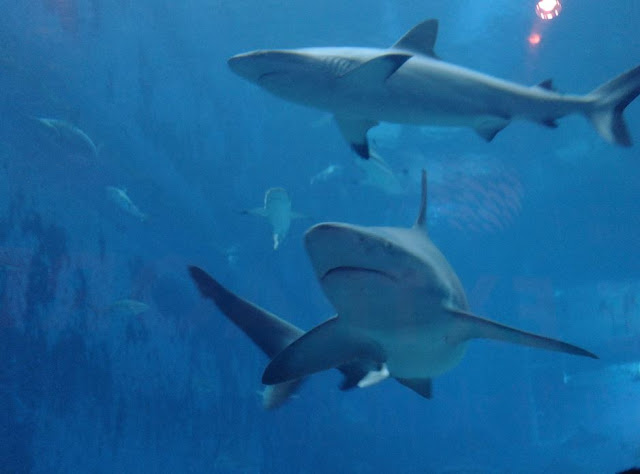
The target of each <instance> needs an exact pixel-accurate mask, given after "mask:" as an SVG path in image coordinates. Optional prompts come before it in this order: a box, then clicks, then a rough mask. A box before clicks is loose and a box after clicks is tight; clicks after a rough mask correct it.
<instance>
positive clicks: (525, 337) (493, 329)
mask: <svg viewBox="0 0 640 474" xmlns="http://www.w3.org/2000/svg"><path fill="white" fill-rule="evenodd" d="M450 313H451V315H452V316H454V317H455V318H456V319H457V321H458V324H459V325H460V326H459V327H460V333H459V334H458V338H459V340H458V341H455V342H463V341H465V340H468V339H476V338H483V339H496V340H498V341H504V342H511V343H513V344H520V345H523V346H529V347H535V348H538V349H545V350H548V351H556V352H566V353H568V354H574V355H579V356H584V357H591V358H593V359H598V358H599V357H598V356H597V355H595V354H593V353H592V352H589V351H587V350H585V349H582V348H581V347H578V346H574V345H573V344H568V343H566V342H563V341H559V340H557V339H551V338H550V337H544V336H540V335H538V334H533V333H530V332H526V331H521V330H520V329H516V328H512V327H510V326H506V325H504V324H500V323H498V322H495V321H491V320H490V319H485V318H481V317H479V316H475V315H473V314H470V313H467V312H464V311H458V310H455V309H452V310H450ZM452 342H454V341H452Z"/></svg>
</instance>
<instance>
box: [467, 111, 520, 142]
mask: <svg viewBox="0 0 640 474" xmlns="http://www.w3.org/2000/svg"><path fill="white" fill-rule="evenodd" d="M509 123H511V121H510V120H509V119H508V118H503V117H496V116H492V117H486V118H484V119H483V120H482V121H481V122H479V123H477V124H476V125H474V127H473V129H474V130H475V131H476V133H477V134H478V135H480V136H481V137H482V138H484V139H485V140H486V141H488V142H490V141H491V140H493V138H494V137H495V136H496V135H497V134H498V132H499V131H501V130H502V129H503V128H504V127H506V126H507V125H509Z"/></svg>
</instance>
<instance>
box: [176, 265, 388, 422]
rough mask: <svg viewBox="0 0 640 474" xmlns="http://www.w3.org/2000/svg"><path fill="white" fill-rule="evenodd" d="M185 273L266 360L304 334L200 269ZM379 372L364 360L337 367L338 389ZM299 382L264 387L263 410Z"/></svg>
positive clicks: (289, 393)
mask: <svg viewBox="0 0 640 474" xmlns="http://www.w3.org/2000/svg"><path fill="white" fill-rule="evenodd" d="M188 270H189V275H190V276H191V278H192V280H193V281H194V283H195V284H196V286H197V288H198V290H199V291H200V294H201V295H202V297H203V298H206V299H208V300H210V301H212V302H213V303H214V304H215V305H216V306H217V307H218V309H219V310H220V311H221V312H222V313H223V314H224V315H225V316H226V317H227V318H228V319H229V320H230V321H231V322H232V323H234V324H235V325H236V326H237V327H238V328H240V329H241V330H242V331H243V332H244V333H245V334H246V335H247V336H248V337H249V338H250V339H251V340H252V341H253V342H254V343H255V344H256V345H257V346H258V347H259V348H260V349H261V350H262V352H263V353H264V354H265V355H266V356H267V357H269V358H272V357H275V356H276V355H277V354H278V353H279V352H280V351H282V350H283V349H285V348H286V347H287V346H288V345H289V344H291V343H292V342H293V341H295V340H296V339H298V338H299V337H300V336H302V335H303V334H304V333H305V331H303V330H302V329H300V328H299V327H297V326H294V325H293V324H291V323H289V322H287V321H285V320H284V319H282V318H280V317H278V316H276V315H275V314H273V313H270V312H269V311H267V310H266V309H263V308H261V307H260V306H258V305H255V304H253V303H251V302H249V301H247V300H245V299H243V298H241V297H240V296H238V295H236V294H235V293H233V292H232V291H231V290H229V289H227V288H225V287H224V286H223V285H222V284H221V283H219V282H218V281H217V280H215V279H214V278H213V277H212V276H211V275H209V274H208V273H207V272H205V271H204V270H203V269H202V268H200V267H197V266H193V265H192V266H189V267H188ZM379 369H380V367H378V365H377V364H375V363H374V362H372V361H366V360H360V361H354V362H351V363H347V364H343V365H341V366H339V367H338V370H340V372H342V374H343V375H344V377H343V380H342V383H341V385H340V389H341V390H349V389H351V388H354V387H356V386H357V385H358V383H359V382H361V381H362V380H364V379H366V377H367V375H368V374H369V373H370V372H371V373H376V372H377V371H378V370H379ZM303 380H304V379H303V378H298V379H294V380H290V381H287V382H283V383H279V384H275V385H270V386H267V387H266V389H265V390H264V391H262V392H261V395H262V405H263V407H264V408H265V409H267V410H271V409H274V408H277V407H279V406H281V405H283V404H284V403H285V402H286V401H287V400H289V399H290V397H291V396H292V395H293V394H294V393H296V392H297V391H298V389H299V387H300V385H301V384H302V382H303Z"/></svg>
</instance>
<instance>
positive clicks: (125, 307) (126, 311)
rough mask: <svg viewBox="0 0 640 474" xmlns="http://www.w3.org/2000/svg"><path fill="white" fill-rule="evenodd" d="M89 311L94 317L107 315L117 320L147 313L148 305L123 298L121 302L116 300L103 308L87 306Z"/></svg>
mask: <svg viewBox="0 0 640 474" xmlns="http://www.w3.org/2000/svg"><path fill="white" fill-rule="evenodd" d="M89 309H90V310H91V311H93V312H94V313H95V314H96V316H105V315H109V316H114V317H119V318H120V317H121V318H126V317H131V316H138V315H140V314H143V313H145V312H147V311H149V305H148V304H146V303H143V302H142V301H138V300H134V299H128V298H124V299H121V300H116V301H114V302H113V303H111V304H109V305H108V306H105V307H103V308H96V307H93V306H91V305H89Z"/></svg>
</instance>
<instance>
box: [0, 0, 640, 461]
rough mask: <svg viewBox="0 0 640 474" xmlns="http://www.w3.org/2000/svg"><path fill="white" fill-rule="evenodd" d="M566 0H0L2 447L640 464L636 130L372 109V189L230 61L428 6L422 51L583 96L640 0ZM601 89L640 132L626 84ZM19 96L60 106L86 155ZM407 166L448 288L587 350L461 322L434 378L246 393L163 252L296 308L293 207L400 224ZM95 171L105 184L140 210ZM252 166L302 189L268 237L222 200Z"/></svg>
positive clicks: (247, 381)
mask: <svg viewBox="0 0 640 474" xmlns="http://www.w3.org/2000/svg"><path fill="white" fill-rule="evenodd" d="M288 3H290V4H288ZM564 4H565V5H564V11H563V12H562V14H561V15H560V16H559V17H558V18H557V19H555V20H553V21H551V22H548V23H546V24H544V25H543V24H542V23H541V22H540V21H539V20H537V18H536V16H535V14H534V5H535V2H534V1H533V0H527V1H522V0H521V1H506V0H499V1H498V0H496V1H490V2H480V1H478V0H464V1H456V2H391V1H389V0H375V1H363V0H354V1H350V2H344V1H342V0H340V1H338V0H323V1H321V2H310V1H302V0H301V1H299V2H271V1H257V0H246V1H236V2H230V1H226V2H224V1H211V0H187V1H185V2H176V1H167V0H138V1H131V0H33V1H18V2H17V1H15V0H2V1H0V7H1V8H0V11H2V15H0V113H1V117H2V118H1V121H0V420H1V422H0V471H1V472H7V473H21V472H35V473H53V472H60V473H69V472H93V473H102V472H104V473H110V472H132V473H133V472H157V473H163V472H167V473H168V472H170V473H178V472H193V473H199V472H207V473H211V472H214V473H258V472H260V473H316V472H317V473H324V472H358V473H369V472H429V473H469V472H482V473H489V472H499V473H506V472H509V473H512V472H525V473H537V472H558V473H567V472H575V473H591V472H593V473H605V472H615V471H616V470H621V469H623V468H626V467H630V466H632V465H634V464H640V382H638V380H639V379H640V365H639V362H638V361H640V272H639V270H640V251H639V250H638V243H640V204H639V203H640V186H639V184H638V183H639V180H640V152H639V151H638V150H639V149H640V148H638V146H640V145H637V144H636V146H635V147H632V148H621V147H616V146H613V145H610V144H608V143H606V142H604V141H603V140H601V139H600V137H598V136H597V134H596V133H595V131H594V130H593V129H592V127H591V125H590V124H589V123H587V122H586V121H585V120H584V119H582V118H580V117H575V116H571V117H566V118H563V119H561V120H560V121H559V123H560V126H559V128H558V129H556V130H550V129H547V128H544V127H541V126H539V125H536V124H531V123H524V122H516V123H513V124H511V125H510V126H509V127H507V128H506V129H505V130H504V131H502V132H501V133H500V134H499V135H498V136H497V137H496V139H495V140H494V141H493V142H492V143H489V144H487V143H485V142H484V141H483V140H481V139H480V138H479V137H478V136H476V134H475V133H474V132H473V131H472V130H468V129H445V128H416V127H408V126H396V125H386V124H385V125H382V126H380V127H378V128H375V129H373V130H372V131H371V132H370V136H371V138H372V140H375V142H376V146H377V147H378V149H379V151H380V153H381V155H382V156H383V157H384V158H385V159H386V161H387V162H388V164H389V166H390V167H391V168H392V169H393V170H394V172H395V173H396V174H397V176H399V179H400V181H401V185H402V190H403V192H402V193H395V194H392V193H389V192H385V190H383V189H381V188H380V187H376V186H371V185H367V184H364V183H363V182H362V181H363V174H362V171H361V170H360V169H359V168H358V166H357V164H356V159H357V158H356V156H355V154H353V153H352V152H351V151H350V149H349V147H348V146H347V145H346V144H345V143H344V142H343V140H342V137H341V136H340V134H339V132H338V130H337V127H335V125H334V124H333V122H332V121H331V120H330V118H329V117H328V115H327V114H326V113H324V112H319V111H316V110H312V109H307V108H304V107H301V106H297V105H293V104H290V103H288V102H285V101H283V100H280V99H278V98H276V97H273V96H271V95H269V94H267V93H266V92H264V91H263V90H260V89H259V88H258V87H256V86H254V85H251V84H249V83H248V82H246V81H244V80H242V79H241V78H239V77H237V76H235V75H234V74H233V73H232V72H231V71H230V70H229V68H228V66H227V64H226V60H227V58H228V57H230V56H231V55H233V54H236V53H240V52H243V51H247V50H252V49H259V48H275V47H292V48H293V47H302V46H324V45H326V46H330V45H362V46H377V47H384V46H386V45H390V44H392V43H393V42H394V41H395V40H396V39H397V38H399V37H400V36H401V35H402V34H404V32H405V31H407V30H408V29H409V28H410V27H411V26H413V25H414V24H415V23H417V22H418V21H419V20H422V19H424V18H430V17H434V18H438V19H439V20H440V34H439V38H438V42H437V45H436V50H437V52H438V54H439V55H440V56H441V57H442V58H445V59H446V60H448V61H451V62H454V63H456V64H460V65H464V66H467V67H471V68H475V69H478V70H481V71H484V72H487V73H490V74H493V75H496V76H499V77H504V78H506V79H510V80H513V81H516V82H521V83H525V84H535V83H538V82H540V81H542V80H545V79H547V78H549V77H551V78H553V80H554V84H555V86H556V88H557V89H559V90H561V91H566V92H572V93H586V92H588V91H589V90H591V89H593V88H595V87H596V86H598V85H600V84H601V83H603V82H605V81H606V80H608V79H610V78H612V77H614V76H616V75H617V74H619V73H621V72H623V71H625V70H627V69H629V68H631V67H633V66H635V65H636V64H637V63H638V62H639V61H640V35H638V31H637V25H638V24H639V23H640V3H638V4H637V3H636V2H603V1H595V0H582V1H578V0H566V1H565V2H564ZM534 30H535V31H539V32H540V34H541V35H542V41H541V43H540V44H539V45H538V46H537V47H532V46H530V45H529V43H528V42H527V38H528V36H529V34H530V33H531V32H532V31H534ZM625 116H626V120H627V123H628V126H629V129H630V131H631V135H632V137H633V138H634V139H635V141H636V142H640V101H636V102H635V103H632V104H631V105H630V106H629V107H628V108H627V110H626V112H625ZM35 117H47V118H56V119H61V120H64V121H66V122H68V123H72V124H74V125H75V126H77V127H78V128H79V129H81V130H82V131H84V132H85V133H86V134H87V135H88V136H90V137H91V139H92V140H93V141H94V142H95V144H96V146H97V149H98V153H97V155H95V156H93V155H91V153H86V150H84V152H82V150H80V151H79V150H77V149H75V148H74V147H73V146H70V144H69V143H67V142H64V141H61V140H60V138H59V137H57V136H56V135H55V134H53V135H52V134H51V133H50V132H51V130H48V129H47V127H46V126H45V125H43V124H42V123H40V122H38V121H37V120H36V119H35ZM330 165H337V168H336V169H337V170H338V171H336V172H334V173H329V174H328V176H326V179H321V178H317V179H314V177H315V176H317V175H318V173H320V172H321V171H322V170H325V169H326V168H327V167H328V166H330ZM422 167H426V168H427V169H428V170H429V173H430V177H431V182H430V207H429V228H430V235H431V237H432V239H433V240H434V242H435V243H436V244H437V245H438V246H439V247H440V248H441V250H442V251H443V253H444V254H445V255H447V257H448V259H449V260H450V262H451V263H452V265H453V267H454V268H455V269H456V271H457V272H458V274H459V276H460V279H461V280H462V282H463V284H464V286H465V288H466V290H467V293H468V296H469V299H470V304H471V307H472V309H473V311H474V312H475V313H476V314H481V315H485V316H488V317H491V318H494V319H497V320H499V321H501V322H504V323H506V324H511V325H515V326H518V327H522V328H524V329H528V330H531V331H537V332H540V333H544V334H547V335H549V336H553V337H558V338H562V339H566V340H569V341H571V342H575V343H577V344H579V345H581V346H583V347H586V348H588V349H589V350H592V351H594V352H596V353H598V354H599V355H600V356H601V360H600V361H594V360H591V359H582V358H576V357H572V356H567V355H564V354H557V353H547V352H542V351H535V350H533V349H527V348H521V347H514V346H510V345H507V344H502V343H498V342H491V341H476V342H473V343H471V345H470V347H469V350H468V352H467V355H466V357H465V358H464V359H463V361H462V362H461V364H460V365H459V366H457V367H456V368H455V369H453V370H451V371H450V372H448V373H446V374H445V375H443V376H441V377H438V378H437V379H436V380H435V382H434V398H433V399H432V400H430V401H427V400H424V399H422V398H420V397H418V396H417V395H416V394H414V393H413V392H411V391H409V390H407V389H406V388H404V387H402V386H400V385H399V384H397V383H392V382H390V381H387V382H383V383H380V384H378V385H376V386H373V387H370V388H367V389H358V390H353V391H350V392H341V391H340V390H339V389H338V384H339V377H338V375H337V372H335V371H331V372H325V373H321V374H318V375H315V376H313V377H311V378H310V379H309V380H308V381H307V382H306V383H305V385H304V386H303V387H302V389H301V390H300V392H299V394H298V396H296V397H294V398H293V399H292V400H290V401H289V402H288V403H287V404H286V405H285V406H283V407H281V408H280V409H278V410H275V411H265V410H263V409H262V407H261V400H260V395H259V393H258V392H260V391H261V390H262V386H261V385H260V377H261V374H262V371H263V369H264V366H265V364H266V363H267V360H266V358H265V357H264V355H263V354H262V353H261V352H260V351H259V350H258V349H257V348H256V347H255V346H254V345H253V344H252V343H251V341H250V340H249V339H248V338H247V337H246V336H245V335H244V334H243V333H242V332H240V331H239V330H238V329H237V328H235V327H234V326H232V325H231V324H230V323H229V321H227V320H226V319H225V318H224V317H223V316H222V314H221V313H220V312H219V311H218V310H217V309H215V308H214V306H213V305H212V304H211V302H209V301H206V300H203V299H202V298H201V297H200V296H199V294H198V293H197V291H196V289H195V287H194V285H193V283H192V281H191V280H190V279H189V276H188V273H187V271H186V266H187V265H188V264H197V265H199V266H201V267H203V268H204V269H206V270H207V271H209V272H210V273H211V274H212V275H214V276H215V277H216V278H217V279H219V280H220V281H221V282H222V283H223V284H225V285H227V286H228V287H229V288H231V289H232V290H233V291H234V292H237V293H238V294H239V295H241V296H243V297H245V298H247V299H249V300H251V301H254V302H256V303H257V304H260V305H261V306H263V307H265V308H268V309H269V310H270V311H272V312H274V313H276V314H278V315H280V316H281V317H283V318H285V319H288V320H290V321H292V322H294V323H295V324H296V325H298V326H300V327H302V328H305V329H306V328H311V327H313V326H314V325H315V324H318V323H319V322H321V321H322V320H324V319H326V318H327V317H328V316H330V315H332V311H333V309H332V308H331V306H330V304H329V303H328V301H327V300H326V299H325V297H324V295H323V294H322V292H321V289H320V287H319V285H318V284H317V282H316V280H315V278H314V275H313V271H312V268H311V265H310V264H309V261H308V258H307V256H306V253H305V250H304V247H303V242H302V236H303V233H304V231H305V229H306V228H307V227H309V226H310V225H311V224H313V223H316V222H320V221H325V220H337V221H346V222H352V223H358V224H363V225H393V226H405V225H406V226H408V225H410V224H411V223H412V222H413V221H414V219H415V215H416V214H417V209H418V204H419V202H418V201H419V185H418V173H419V169H420V168H422ZM106 186H116V187H118V188H121V189H123V190H124V189H126V192H127V194H128V196H129V197H130V198H131V200H132V201H133V202H134V203H135V205H136V206H137V207H138V208H139V210H140V211H141V212H142V213H144V214H146V215H147V219H145V220H143V219H140V218H137V217H135V216H133V215H131V214H128V213H126V212H125V211H124V210H123V209H122V208H121V207H118V205H117V204H116V203H114V202H113V201H111V200H109V199H108V196H107V193H106V191H105V188H106ZM274 186H282V187H284V188H286V189H287V191H288V192H289V195H290V196H291V199H292V202H293V207H294V209H296V210H298V211H299V212H301V213H303V214H305V215H306V216H308V217H307V219H301V220H295V221H294V222H293V224H292V226H291V229H290V231H289V235H288V236H287V237H286V239H285V240H284V242H283V243H282V244H281V246H280V248H279V249H278V250H276V251H274V250H273V242H272V237H271V232H270V229H269V226H268V225H267V224H266V223H265V222H263V221H261V220H260V219H258V218H256V217H253V216H248V215H244V214H242V213H240V212H238V211H240V210H243V209H251V208H255V207H259V206H260V205H261V204H262V200H263V196H264V193H265V191H266V190H267V189H268V188H270V187H274ZM487 209H489V210H490V212H489V213H488V214H487V213H486V212H483V211H484V210H487ZM124 299H130V300H136V301H138V302H142V303H144V304H146V305H147V306H148V308H147V309H146V310H144V311H141V312H138V311H135V310H133V309H131V308H124V309H122V307H119V306H118V304H117V303H118V302H122V300H124Z"/></svg>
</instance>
